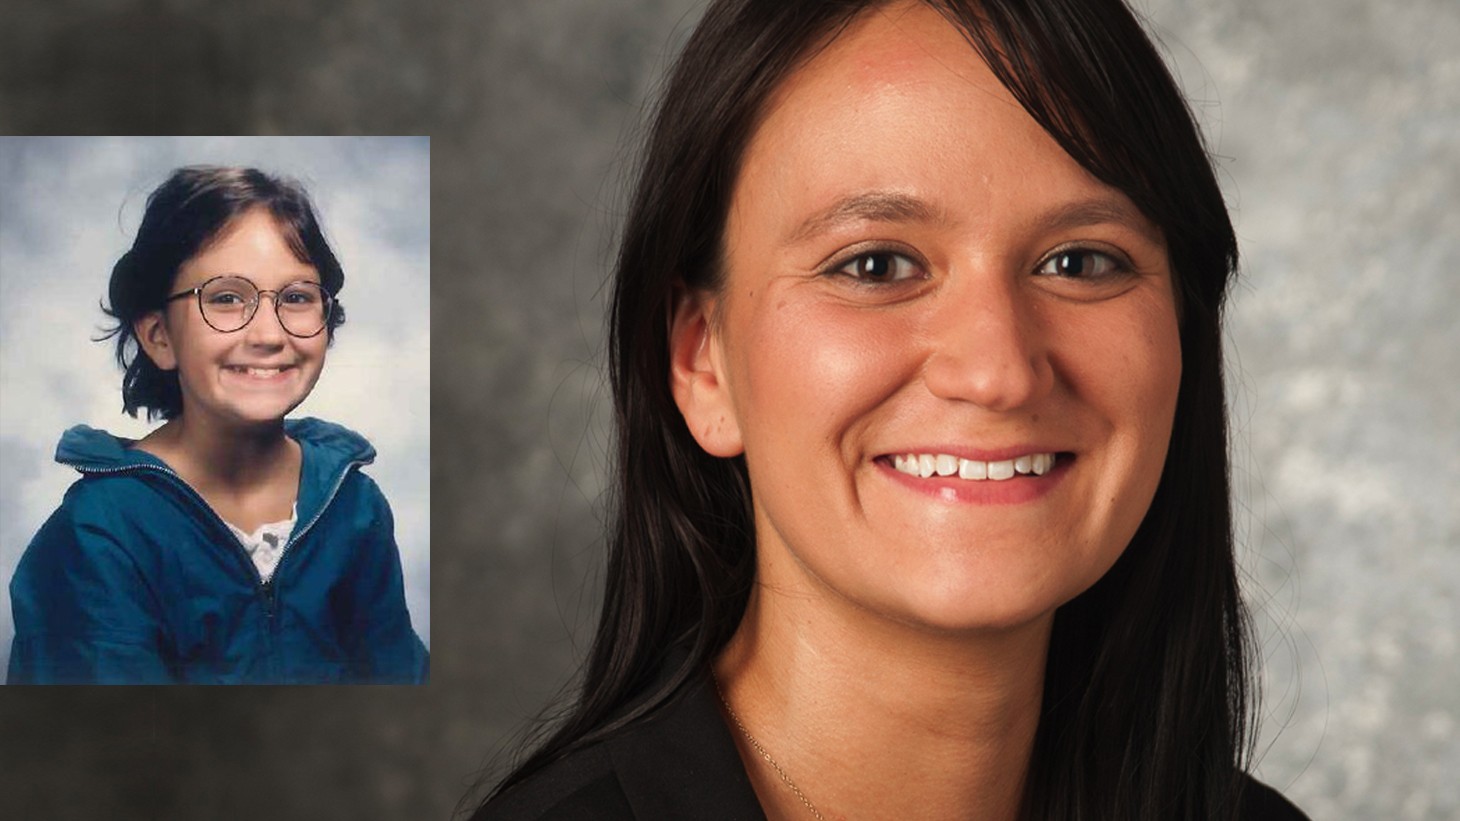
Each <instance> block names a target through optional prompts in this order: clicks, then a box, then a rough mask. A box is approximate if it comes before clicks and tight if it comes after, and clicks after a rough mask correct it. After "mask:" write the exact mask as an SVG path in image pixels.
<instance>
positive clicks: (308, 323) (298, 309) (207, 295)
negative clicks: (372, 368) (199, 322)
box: [198, 277, 330, 336]
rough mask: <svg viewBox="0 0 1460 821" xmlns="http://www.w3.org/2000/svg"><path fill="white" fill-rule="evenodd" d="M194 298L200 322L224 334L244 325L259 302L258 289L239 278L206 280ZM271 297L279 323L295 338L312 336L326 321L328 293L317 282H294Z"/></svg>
mask: <svg viewBox="0 0 1460 821" xmlns="http://www.w3.org/2000/svg"><path fill="white" fill-rule="evenodd" d="M198 296H199V300H198V301H199V304H200V305H201V306H202V309H203V319H204V320H206V321H207V323H208V324H209V325H211V326H212V327H213V328H215V329H216V330H219V331H224V332H228V331H236V330H238V329H240V328H242V327H243V326H245V325H247V324H248V323H249V320H251V319H253V315H254V313H255V312H256V311H257V310H258V306H259V302H260V301H261V298H260V295H259V290H258V289H257V288H255V287H254V284H253V283H252V282H249V281H248V280H246V279H244V278H243V277H219V278H217V279H213V280H210V281H208V282H207V283H206V284H205V285H204V286H203V290H202V291H201V292H200V293H199V295H198ZM272 296H273V298H274V313H275V315H277V316H278V317H279V324H281V325H283V326H284V330H286V331H288V332H289V333H291V334H293V335H295V336H314V335H315V334H317V333H319V332H320V331H321V330H322V329H323V328H324V325H325V322H326V321H327V320H328V319H329V304H330V298H329V294H328V293H326V292H325V290H324V288H323V287H321V286H320V285H318V284H317V283H314V282H294V283H291V284H289V285H287V286H285V287H284V288H283V289H281V290H279V291H278V292H277V293H273V294H272Z"/></svg>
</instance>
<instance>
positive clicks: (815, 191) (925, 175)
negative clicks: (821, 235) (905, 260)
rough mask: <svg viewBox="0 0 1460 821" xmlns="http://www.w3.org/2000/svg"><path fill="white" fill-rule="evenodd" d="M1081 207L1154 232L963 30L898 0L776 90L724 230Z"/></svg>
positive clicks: (972, 221)
mask: <svg viewBox="0 0 1460 821" xmlns="http://www.w3.org/2000/svg"><path fill="white" fill-rule="evenodd" d="M1080 208H1083V209H1084V210H1085V211H1086V212H1089V213H1093V212H1095V211H1103V212H1105V216H1114V217H1129V218H1130V221H1131V222H1132V223H1133V224H1134V223H1143V224H1139V225H1133V227H1138V228H1141V229H1142V230H1148V231H1150V232H1153V233H1154V232H1156V229H1155V228H1154V226H1150V225H1149V224H1148V223H1145V220H1144V218H1143V217H1142V216H1141V215H1140V213H1139V211H1138V209H1136V208H1135V207H1134V205H1132V204H1131V203H1130V201H1129V199H1128V198H1126V197H1125V195H1124V194H1122V193H1121V192H1120V191H1118V190H1116V189H1114V188H1111V187H1110V186H1108V185H1105V184H1104V183H1102V182H1101V181H1100V180H1098V179H1096V178H1095V177H1094V176H1093V175H1092V174H1090V173H1089V171H1087V170H1086V169H1085V168H1084V167H1082V166H1081V165H1080V164H1079V163H1077V162H1076V161H1075V160H1074V159H1073V158H1072V157H1070V156H1069V155H1068V154H1067V153H1066V152H1065V151H1064V149H1063V148H1061V147H1060V145H1059V144H1058V143H1057V142H1056V141H1055V140H1054V138H1053V137H1052V136H1050V135H1049V133H1048V132H1046V131H1045V130H1044V129H1043V128H1042V127H1041V126H1040V125H1039V124H1038V123H1037V122H1036V121H1035V120H1034V118H1033V117H1031V116H1030V115H1029V114H1028V112H1027V111H1025V110H1024V108H1023V107H1022V106H1021V105H1020V104H1019V102H1018V101H1017V100H1016V99H1015V98H1014V96H1013V94H1012V93H1010V92H1009V90H1008V89H1007V88H1005V87H1004V86H1003V85H1002V84H1001V83H1000V82H999V80H998V79H997V78H996V77H995V76H994V74H993V72H992V71H991V70H990V69H989V67H988V65H987V64H986V63H985V62H984V61H983V58H982V57H981V56H980V55H979V53H978V51H976V50H975V49H974V47H973V46H972V45H971V44H970V43H969V42H968V41H967V39H966V38H965V35H964V33H963V32H962V31H960V30H959V29H958V28H956V27H955V26H954V25H953V24H952V23H950V22H948V21H947V20H946V19H945V18H944V17H943V16H942V15H940V14H939V13H938V12H937V11H935V10H933V9H931V8H928V7H927V6H925V5H923V4H921V3H898V4H894V5H892V6H888V7H885V8H881V9H876V10H873V11H869V12H866V13H864V14H862V15H861V16H859V17H858V18H856V19H855V20H854V21H853V22H852V23H851V24H850V25H849V26H847V27H846V29H845V30H843V31H842V32H841V33H840V34H839V35H838V36H836V37H835V38H834V39H833V40H831V41H830V42H829V43H828V44H826V45H825V46H824V47H823V48H821V49H820V50H818V51H816V52H814V53H813V54H812V56H811V57H810V58H809V59H807V60H806V61H805V62H804V63H802V64H801V65H800V66H799V67H798V68H797V69H796V70H794V71H793V72H792V73H791V74H790V75H789V76H788V77H787V78H786V79H785V80H784V81H783V82H782V83H781V85H780V86H779V87H778V88H777V90H776V91H775V93H774V94H773V95H772V96H771V99H770V100H769V101H768V104H767V106H766V109H765V111H764V114H763V116H762V117H761V119H760V122H759V125H758V126H757V128H756V130H755V132H754V133H753V134H752V137H751V140H750V143H749V145H748V146H747V150H746V153H745V156H744V158H743V161H742V164H741V168H740V174H739V177H738V178H737V184H736V188H735V192H734V195H733V197H732V203H731V212H730V225H729V226H727V228H728V230H729V232H730V233H732V234H733V233H735V231H736V228H737V227H745V226H749V225H751V224H754V223H760V224H761V225H762V226H763V228H764V230H774V231H775V232H776V233H777V234H778V235H779V236H780V239H781V241H783V242H787V243H790V242H794V241H796V240H798V239H803V238H804V237H805V236H806V235H807V234H808V233H811V232H814V230H815V229H816V228H817V227H828V226H835V224H836V223H837V217H838V216H850V217H853V218H855V217H857V216H861V215H866V214H869V213H870V214H873V215H874V216H879V215H881V214H887V213H891V214H892V215H894V216H901V217H905V218H907V219H915V220H918V221H922V222H932V221H938V222H941V223H943V224H945V225H952V226H955V227H964V228H976V227H978V224H979V222H980V220H983V219H985V218H989V217H994V216H998V217H1014V216H1018V215H1027V217H1028V219H1030V220H1034V219H1039V220H1044V221H1048V220H1049V219H1051V217H1050V216H1049V215H1051V214H1056V213H1058V212H1069V211H1070V210H1071V209H1080ZM773 226H774V229H773Z"/></svg>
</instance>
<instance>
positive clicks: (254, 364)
mask: <svg viewBox="0 0 1460 821" xmlns="http://www.w3.org/2000/svg"><path fill="white" fill-rule="evenodd" d="M224 274H233V275H237V276H242V277H244V278H246V279H248V280H250V281H252V282H253V284H254V285H255V286H256V287H257V288H258V289H259V290H261V291H277V290H278V289H281V288H283V287H284V286H285V285H288V284H289V283H291V282H298V281H301V280H303V281H308V282H319V272H318V271H316V270H315V269H314V267H313V266H311V265H309V264H308V263H305V262H300V261H299V259H298V258H296V257H295V256H294V252H293V251H292V250H290V248H289V245H288V243H287V242H286V241H285V239H284V235H283V233H282V232H281V231H280V229H279V226H278V224H277V223H276V222H275V221H274V217H273V215H272V214H270V213H269V212H268V211H267V210H266V209H263V208H254V209H251V210H249V211H246V212H244V213H243V214H242V215H240V216H238V217H237V218H235V219H234V221H233V222H232V223H231V224H230V225H228V226H226V227H225V228H224V229H223V231H222V232H221V233H219V234H218V236H216V237H215V238H214V239H213V241H212V242H211V243H209V244H207V245H205V246H204V247H203V249H202V250H201V251H199V252H198V254H197V255H195V256H193V257H192V258H191V259H189V260H188V261H187V262H184V263H183V264H182V266H181V267H179V269H178V273H177V277H176V279H175V281H174V282H173V286H172V290H171V293H173V294H176V293H180V292H182V291H185V290H188V289H190V288H195V287H197V286H200V285H202V284H203V283H205V282H207V281H208V280H209V279H212V278H213V277H216V276H221V275H224ZM328 333H329V332H328V331H321V332H320V333H319V334H317V335H315V336H312V337H308V338H301V337H296V336H292V335H290V334H289V333H287V332H286V331H285V330H284V328H283V326H282V325H280V323H279V318H278V315H277V314H276V313H275V310H274V304H273V298H272V297H271V296H270V295H267V294H264V295H262V296H261V297H260V301H259V306H258V309H257V311H256V312H255V313H254V316H253V319H252V320H250V321H249V323H248V324H247V325H246V326H244V327H243V329H242V330H238V331H234V332H232V333H223V332H221V331H217V330H214V329H213V328H212V327H210V326H209V325H208V324H207V323H206V322H204V321H203V316H202V314H201V313H199V311H198V300H197V298H196V297H194V296H189V297H187V298H186V299H178V300H176V301H173V302H170V303H168V305H167V307H166V309H164V311H162V312H161V313H160V314H159V315H156V319H152V320H143V323H142V327H140V328H139V334H138V335H139V337H141V338H142V339H143V340H144V342H146V343H147V352H148V354H149V355H151V356H152V359H153V361H154V362H156V363H157V365H158V366H159V367H161V368H163V369H165V370H166V369H171V368H174V367H175V368H177V371H178V381H179V382H180V383H181V386H182V395H183V415H184V417H189V418H192V419H198V418H199V417H202V416H208V417H211V418H212V419H214V420H216V421H218V422H222V423H224V424H225V425H228V426H235V425H251V424H256V423H261V422H274V421H277V420H279V419H282V418H284V415H285V414H287V413H288V412H289V411H291V410H293V409H294V407H295V406H297V405H298V404H299V403H300V402H303V401H304V398H305V397H306V396H308V395H309V392H310V390H312V389H313V388H314V383H315V382H316V381H317V380H318V379H319V374H320V370H321V369H322V368H323V367H324V356H325V348H326V347H327V345H328V344H329V337H328Z"/></svg>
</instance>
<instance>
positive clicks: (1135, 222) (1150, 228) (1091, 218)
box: [1038, 197, 1165, 245]
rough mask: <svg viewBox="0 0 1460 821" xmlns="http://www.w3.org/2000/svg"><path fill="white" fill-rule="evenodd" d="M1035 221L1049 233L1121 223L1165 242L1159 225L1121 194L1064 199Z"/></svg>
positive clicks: (1161, 243)
mask: <svg viewBox="0 0 1460 821" xmlns="http://www.w3.org/2000/svg"><path fill="white" fill-rule="evenodd" d="M1038 223H1039V227H1041V228H1043V229H1044V230H1045V231H1048V232H1051V233H1056V232H1059V231H1065V230H1069V229H1071V228H1082V227H1085V226H1088V225H1102V224H1115V225H1124V226H1126V227H1127V228H1131V229H1134V230H1135V231H1138V232H1140V233H1141V234H1144V235H1145V236H1146V237H1147V238H1148V239H1150V240H1151V241H1152V242H1154V243H1156V244H1158V245H1165V239H1164V238H1163V237H1162V235H1161V231H1160V229H1158V228H1157V227H1156V226H1155V225H1153V224H1151V221H1150V220H1149V219H1147V218H1146V215H1145V214H1142V213H1141V212H1140V210H1139V209H1137V208H1136V207H1135V206H1134V205H1133V204H1131V203H1129V202H1127V201H1125V200H1124V199H1123V198H1114V197H1097V198H1093V199H1087V200H1078V201H1075V202H1071V203H1066V204H1065V205H1061V206H1059V207H1058V208H1054V209H1052V210H1050V211H1048V212H1046V213H1045V214H1043V215H1041V216H1040V217H1039V220H1038Z"/></svg>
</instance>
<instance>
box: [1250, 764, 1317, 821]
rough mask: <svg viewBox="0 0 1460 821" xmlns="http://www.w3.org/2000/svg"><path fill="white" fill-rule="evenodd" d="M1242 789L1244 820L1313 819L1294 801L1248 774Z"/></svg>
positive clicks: (1280, 820) (1300, 820)
mask: <svg viewBox="0 0 1460 821" xmlns="http://www.w3.org/2000/svg"><path fill="white" fill-rule="evenodd" d="M1244 781H1245V784H1244V786H1243V790H1242V812H1241V813H1240V815H1239V817H1240V818H1241V819H1242V821H1311V819H1309V818H1308V816H1307V815H1305V814H1304V813H1303V811H1302V810H1300V809H1298V808H1297V806H1295V805H1294V804H1293V802H1291V801H1289V800H1288V799H1286V798H1284V797H1283V794H1282V793H1280V792H1278V791H1277V790H1274V789H1273V788H1272V787H1269V786H1267V785H1266V784H1264V783H1262V782H1261V781H1258V780H1257V779H1255V778H1253V777H1252V776H1250V775H1249V776H1246V777H1245V779H1244Z"/></svg>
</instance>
